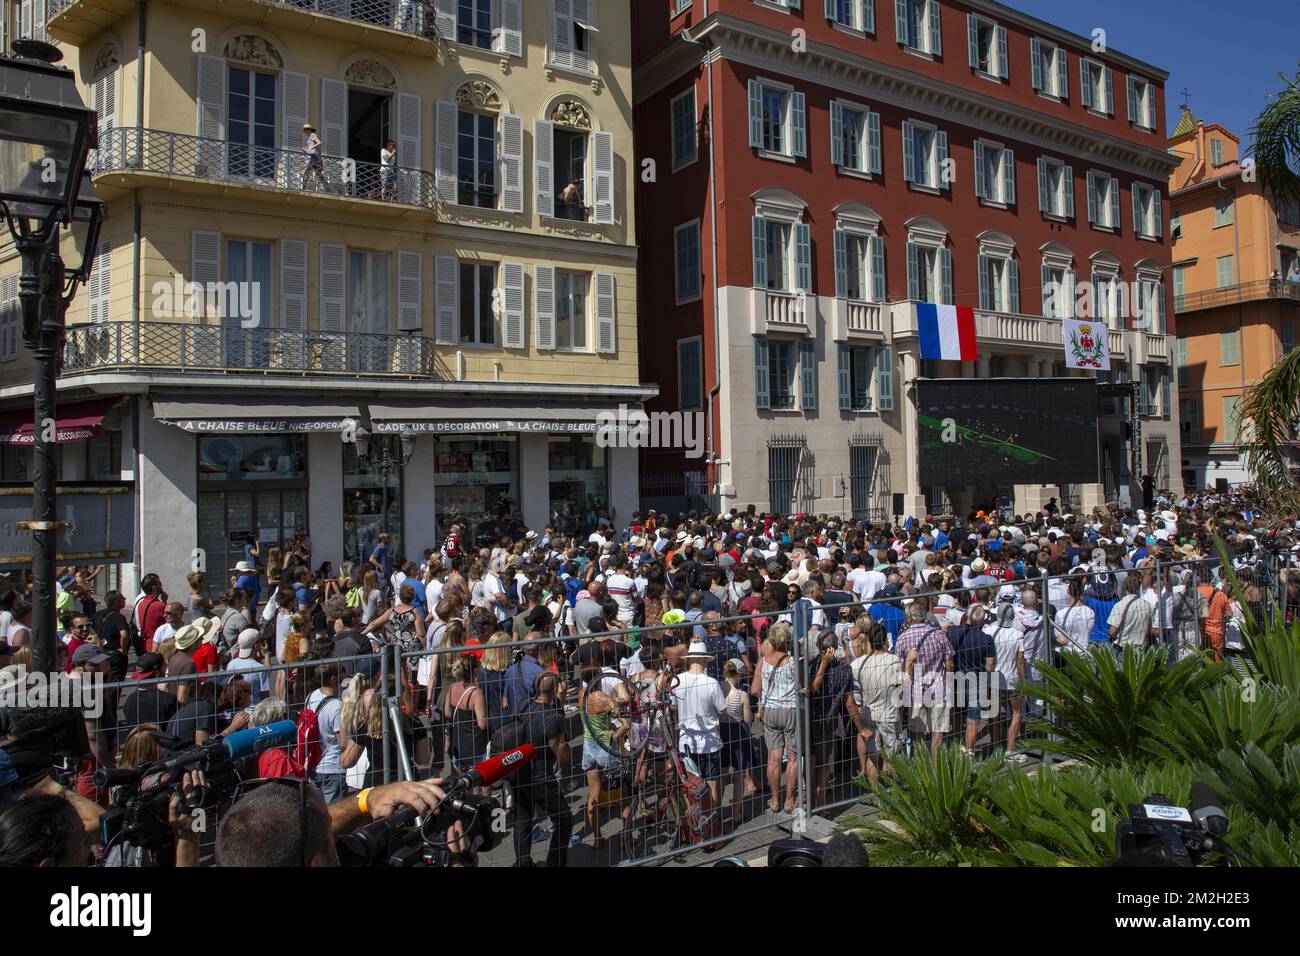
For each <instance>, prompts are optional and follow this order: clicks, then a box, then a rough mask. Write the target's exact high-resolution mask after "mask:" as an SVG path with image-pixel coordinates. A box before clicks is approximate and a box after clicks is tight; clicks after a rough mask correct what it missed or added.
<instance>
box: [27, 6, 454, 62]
mask: <svg viewBox="0 0 1300 956" xmlns="http://www.w3.org/2000/svg"><path fill="white" fill-rule="evenodd" d="M172 2H173V3H179V4H180V5H182V6H188V7H192V8H194V9H196V10H202V11H205V12H211V11H212V10H213V8H214V6H219V8H220V12H221V13H222V14H223V15H224V16H226V17H229V18H231V19H232V20H236V21H240V20H242V21H248V22H253V23H258V24H261V25H262V26H265V27H268V28H270V29H277V28H278V29H283V30H284V31H285V32H286V33H296V34H303V35H309V36H313V37H331V38H334V39H341V40H349V41H354V42H356V43H357V44H358V45H364V46H366V47H369V48H378V49H382V50H388V51H392V52H407V53H413V54H415V55H417V56H426V57H435V56H437V53H438V43H437V40H438V32H437V29H436V26H435V15H434V6H433V3H432V2H430V0H221V3H220V4H213V2H212V0H172ZM139 7H140V5H139V2H138V0H47V6H46V24H47V27H46V28H47V31H48V33H49V35H50V36H51V37H52V38H53V39H55V40H62V41H64V42H67V43H73V44H82V43H86V42H88V41H90V40H93V39H95V37H97V36H99V35H100V34H102V33H103V32H104V31H105V30H108V29H110V28H111V27H113V26H114V25H115V24H116V22H117V21H118V20H121V19H122V18H124V17H128V16H135V15H136V13H138V11H139Z"/></svg>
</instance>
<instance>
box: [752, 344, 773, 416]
mask: <svg viewBox="0 0 1300 956" xmlns="http://www.w3.org/2000/svg"><path fill="white" fill-rule="evenodd" d="M768 396H769V392H768V378H767V339H765V338H757V339H754V405H755V406H756V407H757V408H771V407H772V400H771V399H770V398H769V397H768Z"/></svg>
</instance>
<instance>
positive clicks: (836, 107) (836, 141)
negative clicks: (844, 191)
mask: <svg viewBox="0 0 1300 956" xmlns="http://www.w3.org/2000/svg"><path fill="white" fill-rule="evenodd" d="M827 2H828V3H829V2H832V0H827ZM843 133H844V107H842V106H840V101H839V100H831V165H833V166H843V165H844V136H843Z"/></svg>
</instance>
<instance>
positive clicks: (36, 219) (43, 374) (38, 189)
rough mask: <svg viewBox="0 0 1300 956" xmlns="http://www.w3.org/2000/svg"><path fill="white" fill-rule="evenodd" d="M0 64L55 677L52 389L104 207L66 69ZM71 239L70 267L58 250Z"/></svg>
mask: <svg viewBox="0 0 1300 956" xmlns="http://www.w3.org/2000/svg"><path fill="white" fill-rule="evenodd" d="M13 50H14V54H15V55H14V56H2V57H0V211H2V212H3V214H4V218H5V224H6V225H7V226H8V228H9V234H10V236H11V237H12V238H13V242H14V248H15V249H17V251H18V254H19V256H20V258H21V260H22V274H21V277H20V279H19V284H18V297H19V302H20V306H21V308H22V317H23V341H24V342H26V344H27V347H28V348H30V349H31V350H32V353H33V355H34V357H35V359H36V368H35V372H34V375H33V393H34V400H33V410H34V413H35V415H34V418H33V420H32V465H33V468H32V472H33V474H32V520H31V521H29V522H22V523H20V525H19V528H20V529H21V530H27V531H30V532H31V533H32V670H33V671H41V672H46V673H49V672H51V671H53V670H54V669H55V640H56V632H55V617H54V610H55V609H54V581H55V568H54V562H55V557H56V554H57V549H58V532H59V530H60V528H61V527H62V525H61V523H60V522H59V521H58V515H57V511H56V505H57V498H56V488H55V482H56V479H57V474H56V470H55V462H54V446H55V445H56V443H57V434H56V424H55V422H56V418H55V396H54V381H55V376H56V375H57V374H58V368H59V363H60V361H61V359H62V355H63V341H64V319H65V316H66V315H67V310H68V306H69V305H70V304H71V302H72V299H73V297H74V296H75V295H76V292H77V287H78V286H79V285H81V284H82V283H84V282H85V281H86V280H87V279H88V278H89V276H90V269H91V266H92V264H93V262H94V255H95V243H96V242H97V241H98V235H99V225H100V223H101V222H102V220H103V203H102V202H101V201H100V200H99V198H98V197H96V196H95V193H94V190H93V189H92V188H90V184H89V180H88V179H87V178H86V174H85V166H86V156H87V154H88V152H89V151H90V149H92V148H93V147H94V146H95V145H96V128H95V111H94V110H92V109H90V108H89V107H87V106H86V104H85V103H83V102H82V100H81V97H80V95H78V93H77V85H76V79H75V77H74V76H73V74H72V71H71V70H68V69H66V68H65V67H61V66H56V65H55V64H56V63H57V62H58V61H59V60H60V59H62V56H63V55H62V54H61V53H60V52H59V50H58V49H57V48H56V47H54V46H51V45H50V44H48V43H43V42H41V41H39V40H16V41H14V43H13ZM65 234H69V235H70V236H71V239H72V243H73V244H74V245H79V246H80V248H78V249H77V251H76V252H74V257H75V259H76V261H75V262H73V264H72V268H69V266H68V264H66V263H65V262H64V261H63V259H62V258H61V257H60V255H59V242H60V240H61V239H62V238H63V236H64V235H65Z"/></svg>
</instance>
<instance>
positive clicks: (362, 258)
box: [347, 249, 393, 372]
mask: <svg viewBox="0 0 1300 956" xmlns="http://www.w3.org/2000/svg"><path fill="white" fill-rule="evenodd" d="M347 308H348V316H349V319H348V325H347V332H348V334H349V342H348V349H347V352H348V364H349V368H350V370H352V371H364V372H384V371H388V366H389V354H388V352H389V344H390V343H389V340H388V334H389V332H390V331H391V329H392V314H393V307H392V271H391V267H390V263H389V257H388V254H387V253H383V252H360V251H357V250H352V249H350V250H348V303H347Z"/></svg>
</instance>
